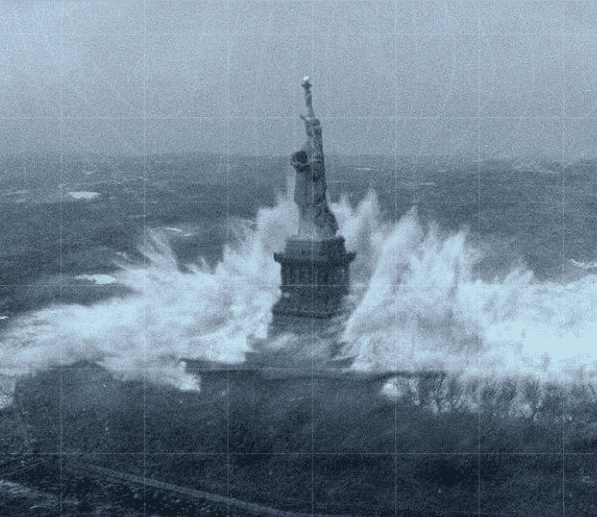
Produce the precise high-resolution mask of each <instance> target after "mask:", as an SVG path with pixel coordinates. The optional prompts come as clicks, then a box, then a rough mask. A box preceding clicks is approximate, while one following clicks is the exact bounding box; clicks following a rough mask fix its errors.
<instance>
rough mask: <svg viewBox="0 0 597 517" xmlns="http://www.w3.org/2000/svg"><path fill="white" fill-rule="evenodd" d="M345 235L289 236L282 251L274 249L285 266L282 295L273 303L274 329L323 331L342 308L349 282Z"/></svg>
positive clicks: (299, 331) (277, 260)
mask: <svg viewBox="0 0 597 517" xmlns="http://www.w3.org/2000/svg"><path fill="white" fill-rule="evenodd" d="M354 258H355V253H347V252H346V248H345V246H344V238H343V237H333V238H331V239H326V240H304V239H299V238H297V237H293V238H290V239H288V241H287V242H286V249H285V250H284V252H283V253H274V260H275V261H276V262H279V263H280V265H281V266H282V285H281V286H280V288H281V290H282V296H281V297H280V299H279V300H278V302H277V303H276V304H275V305H274V307H273V310H272V312H273V321H272V325H271V333H273V334H276V333H280V332H284V331H288V332H294V333H310V332H313V331H315V332H321V331H323V330H324V329H325V327H326V325H327V323H328V322H329V320H330V319H331V318H333V317H335V316H337V315H339V314H341V312H342V305H343V298H344V296H345V295H347V294H348V289H349V285H350V274H349V265H350V263H351V262H352V261H353V260H354Z"/></svg>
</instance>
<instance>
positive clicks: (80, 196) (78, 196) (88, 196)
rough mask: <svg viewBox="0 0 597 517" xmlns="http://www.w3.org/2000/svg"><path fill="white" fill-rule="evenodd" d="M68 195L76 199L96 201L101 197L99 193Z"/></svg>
mask: <svg viewBox="0 0 597 517" xmlns="http://www.w3.org/2000/svg"><path fill="white" fill-rule="evenodd" d="M68 195H69V196H70V197H72V198H75V199H86V200H89V199H95V198H96V197H98V196H99V193H98V192H69V193H68Z"/></svg>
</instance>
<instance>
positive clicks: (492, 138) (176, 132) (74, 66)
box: [0, 1, 597, 162]
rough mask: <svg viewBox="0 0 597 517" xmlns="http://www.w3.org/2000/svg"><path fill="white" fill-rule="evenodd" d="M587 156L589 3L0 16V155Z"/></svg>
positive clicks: (299, 5) (592, 80)
mask: <svg viewBox="0 0 597 517" xmlns="http://www.w3.org/2000/svg"><path fill="white" fill-rule="evenodd" d="M304 75H310V76H311V77H312V83H313V94H314V106H315V110H316V113H317V115H318V116H319V118H320V119H321V120H322V124H323V128H324V138H325V147H326V151H327V152H335V153H342V154H356V153H372V154H386V155H394V154H398V155H412V154H415V155H430V154H432V155H433V154H435V155H445V154H449V155H451V154H456V155H466V156H468V157H470V158H472V159H475V158H477V157H480V158H488V157H510V156H525V157H527V156H533V157H535V156H545V157H549V158H553V159H557V160H561V159H563V160H564V161H566V162H568V161H571V160H577V159H582V158H593V157H597V124H596V121H597V120H596V118H597V2H590V1H589V2H512V3H509V2H503V1H499V2H481V3H479V2H397V3H392V2H369V1H367V2H352V1H351V2H346V1H340V2H324V1H315V2H308V1H302V2H295V1H285V2H282V1H276V2H193V1H190V2H169V1H163V2H152V1H148V2H126V3H116V2H43V3H42V2H34V3H25V2H18V3H10V2H8V3H3V4H2V5H0V81H2V86H1V88H0V119H1V121H0V154H2V155H6V154H11V153H21V152H29V151H35V152H42V153H43V152H63V153H70V152H96V153H107V154H134V155H143V154H144V153H150V154H151V153H162V152H187V151H208V152H224V153H226V152H228V153H242V154H253V155H260V154H283V155H284V154H286V155H287V154H290V153H291V152H293V151H294V150H296V148H297V146H300V144H301V142H302V139H303V128H302V123H301V121H300V119H299V118H298V115H299V114H300V113H301V112H303V111H304V106H303V99H302V89H301V88H300V83H301V80H302V77H303V76H304Z"/></svg>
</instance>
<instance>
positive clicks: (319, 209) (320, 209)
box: [291, 118, 338, 240]
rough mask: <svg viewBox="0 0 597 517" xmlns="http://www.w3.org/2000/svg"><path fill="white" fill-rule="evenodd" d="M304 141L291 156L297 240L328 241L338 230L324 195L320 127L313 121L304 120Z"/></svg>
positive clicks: (325, 187) (313, 119)
mask: <svg viewBox="0 0 597 517" xmlns="http://www.w3.org/2000/svg"><path fill="white" fill-rule="evenodd" d="M304 121H305V129H306V132H307V138H308V139H307V142H305V144H304V145H303V147H302V148H301V150H300V151H298V152H297V153H294V154H293V155H292V162H291V163H292V166H293V167H294V168H295V170H296V184H295V189H294V202H295V203H296V204H297V206H298V208H299V217H300V219H299V235H298V236H299V237H300V238H305V239H307V238H308V239H316V240H324V239H331V238H332V237H334V235H335V234H336V232H337V231H338V223H337V222H336V218H335V217H334V214H333V213H332V212H331V211H330V209H329V207H328V204H327V200H326V196H325V192H326V189H327V185H326V181H325V165H324V162H323V140H322V136H321V125H320V123H319V120H317V119H316V118H304Z"/></svg>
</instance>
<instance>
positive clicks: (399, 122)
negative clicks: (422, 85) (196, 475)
mask: <svg viewBox="0 0 597 517" xmlns="http://www.w3.org/2000/svg"><path fill="white" fill-rule="evenodd" d="M151 3H152V2H147V1H143V32H142V33H123V34H116V35H113V36H131V37H135V38H140V39H142V40H143V88H142V96H143V108H142V113H141V114H140V116H125V115H122V116H69V115H65V114H64V109H65V105H64V103H65V98H64V95H65V92H64V85H63V84H62V82H61V89H60V103H59V107H60V111H59V114H58V116H35V115H32V116H2V115H1V114H0V121H1V120H6V121H8V120H16V121H21V122H22V121H25V120H30V119H35V120H56V121H57V122H58V124H59V162H60V178H61V185H60V188H59V196H60V231H59V235H60V243H59V245H60V246H59V250H60V251H59V253H60V266H59V270H60V277H59V284H58V285H59V294H60V300H61V303H63V300H64V294H63V290H64V289H65V288H66V287H71V286H76V285H78V284H70V283H68V281H67V280H66V271H65V266H64V263H63V261H64V254H63V244H64V220H63V210H64V207H65V199H64V198H65V192H64V191H63V190H64V187H63V177H64V176H63V172H64V164H63V160H64V152H65V149H66V147H65V140H64V124H65V121H70V120H87V119H88V120H108V121H109V120H115V121H118V120H138V121H142V123H143V125H142V148H143V152H142V156H143V212H144V214H143V241H144V243H147V242H148V241H149V240H150V235H149V233H150V228H149V226H148V223H147V218H148V207H147V203H148V200H147V194H148V193H147V187H148V184H150V183H151V182H152V177H151V169H150V167H149V165H148V157H149V155H150V152H149V148H148V123H149V122H150V121H160V120H173V121H177V120H198V121H202V122H203V121H213V120H222V119H223V121H224V122H225V124H226V125H225V128H226V140H225V148H226V156H227V158H226V162H225V174H226V212H225V217H226V220H227V221H226V222H227V224H226V235H227V238H226V242H230V240H231V238H232V236H231V232H230V227H231V223H232V216H231V188H232V184H233V182H232V181H231V179H232V178H231V175H232V173H233V166H232V164H231V159H230V156H231V155H232V154H233V145H232V138H233V134H234V133H233V132H232V129H231V128H232V122H233V121H237V120H260V121H268V120H269V121H293V122H295V119H296V117H291V116H279V117H278V116H236V115H233V114H232V113H231V105H232V101H231V81H232V71H231V59H232V54H233V48H234V41H233V38H234V37H235V36H239V35H242V36H246V34H244V33H242V32H233V31H230V26H229V25H227V29H226V31H225V32H199V33H196V34H198V35H205V36H210V35H220V36H221V35H225V37H226V40H225V41H226V74H225V79H226V82H225V84H226V92H225V93H226V95H225V114H224V116H223V117H222V116H182V115H155V114H150V113H149V111H148V106H147V102H148V100H147V90H148V86H147V83H148V59H149V58H148V54H147V53H148V36H149V35H150V33H148V19H147V6H148V4H151ZM316 4H317V2H310V10H311V26H310V35H309V37H310V40H311V49H310V50H311V56H310V64H311V72H310V73H309V75H311V74H313V79H314V82H315V84H316V85H317V82H316V81H317V75H316V72H317V64H318V61H317V59H316V53H317V49H316V46H315V37H316V35H317V36H320V37H327V36H329V37H332V36H346V35H347V33H343V32H339V33H317V30H316V26H317V21H318V20H317V11H316ZM473 4H474V5H475V6H476V25H477V30H476V32H470V33H469V32H462V33H454V34H451V33H446V32H425V31H423V32H418V31H417V18H416V16H417V13H415V21H414V27H415V28H414V30H413V32H412V33H402V32H400V31H399V19H400V14H401V13H400V11H399V8H398V6H399V5H400V4H398V3H396V4H392V5H394V9H393V25H394V31H393V32H390V33H360V34H358V37H360V38H365V37H379V36H389V37H392V38H395V39H393V40H392V43H393V48H392V55H393V60H394V63H393V64H394V69H395V71H394V75H393V77H392V80H393V85H394V88H395V94H394V112H393V113H392V115H388V116H366V115H364V116H352V115H350V114H348V115H347V116H345V117H342V116H336V117H334V116H327V117H326V116H321V117H319V118H320V120H321V121H322V122H323V125H324V126H325V122H326V121H330V122H332V121H347V122H350V121H363V120H370V121H384V120H385V121H389V122H393V124H392V127H391V129H392V132H393V139H392V140H393V163H394V175H393V183H394V185H393V188H394V193H393V207H394V214H397V213H398V211H399V209H400V206H399V201H398V160H399V154H400V153H399V151H400V144H401V137H402V135H403V133H404V130H405V125H404V123H405V122H409V121H448V120H463V121H470V122H471V124H474V127H475V128H476V133H477V134H476V149H474V151H475V154H476V158H477V162H478V163H477V171H476V173H477V174H476V175H477V177H476V180H477V181H476V183H477V184H476V190H477V209H478V217H477V220H476V222H477V232H478V233H479V234H481V231H482V222H481V221H482V219H481V215H482V214H481V212H482V197H483V194H484V193H483V180H482V178H483V173H484V171H483V165H482V158H483V150H482V149H483V130H484V125H483V122H484V121H492V120H494V121H495V120H504V121H519V122H521V123H522V122H524V121H526V120H552V121H554V122H561V146H562V148H561V163H562V168H561V173H562V180H561V203H562V224H561V232H562V235H561V253H562V256H561V262H562V266H561V267H562V271H563V270H564V268H565V267H566V263H567V261H566V256H567V250H566V245H567V241H566V239H567V233H566V232H567V227H566V216H567V206H566V203H567V198H566V188H567V185H566V179H567V178H566V167H565V165H566V160H569V157H568V156H567V154H566V148H567V147H566V146H567V145H568V144H569V141H568V140H567V135H566V131H567V127H568V126H567V125H566V123H567V122H568V121H578V120H580V121H587V120H597V115H594V114H590V115H583V116H579V115H569V114H567V111H566V109H567V105H566V99H567V97H566V87H567V86H566V85H567V83H566V79H567V72H566V48H567V46H566V45H567V38H568V37H577V36H579V35H585V34H589V33H583V32H574V31H572V32H570V31H566V30H563V29H562V30H560V31H554V32H546V33H541V36H546V35H551V36H554V37H558V38H561V54H560V59H561V81H562V86H561V112H560V115H545V116H541V115H511V116H489V115H483V108H484V106H483V105H482V93H483V91H482V83H483V77H482V74H483V71H482V52H481V47H482V45H483V41H484V38H486V37H489V36H495V34H492V33H490V32H486V31H484V30H483V18H482V12H481V5H482V4H481V3H480V2H473ZM225 5H226V18H227V20H229V19H230V17H231V13H232V11H233V9H234V8H235V2H233V1H231V0H227V2H226V4H225ZM566 21H567V20H566V16H565V12H564V10H562V14H561V26H562V28H564V27H565V26H566ZM227 23H228V21H227ZM62 25H63V21H62V19H61V21H60V32H59V34H58V35H59V37H60V40H59V41H60V49H61V52H62V51H64V49H63V47H64V46H65V42H64V39H65V37H67V36H68V34H67V33H65V32H64V30H63V27H62ZM189 34H193V33H186V35H189ZM3 35H4V36H6V35H11V34H10V33H4V34H3ZM13 35H14V36H19V37H23V36H25V37H26V36H29V35H32V36H33V35H36V33H26V32H19V33H14V34H13ZM47 35H48V36H52V35H53V34H52V33H48V34H47ZM83 35H95V36H100V37H103V36H105V37H106V38H110V37H111V36H110V35H101V34H99V33H98V34H95V33H87V34H85V33H82V34H78V36H83ZM157 35H160V36H171V35H172V36H177V35H179V34H178V33H176V34H169V33H151V36H157ZM270 35H278V36H280V35H282V36H284V35H286V34H285V33H268V32H264V33H262V34H261V36H265V37H267V36H270ZM450 35H451V36H454V37H458V36H470V37H474V38H476V41H477V49H476V50H477V66H478V69H477V71H476V72H477V78H476V79H477V85H478V92H477V99H476V104H477V114H476V115H472V116H416V115H404V114H401V112H400V107H399V99H400V97H399V92H398V90H399V81H398V72H397V71H396V70H398V68H399V67H398V66H397V65H398V52H397V47H398V44H399V41H400V38H403V37H404V38H412V39H413V40H414V42H415V45H418V44H419V42H420V39H422V38H427V37H433V36H441V37H446V36H450ZM514 36H516V37H519V36H525V37H534V36H537V33H532V32H529V33H515V34H514ZM291 73H295V70H292V71H291ZM305 73H306V72H305ZM417 73H419V72H417ZM60 75H61V79H62V78H63V76H64V69H61V70H60ZM299 78H300V77H299ZM337 80H339V81H341V80H342V79H341V78H338V79H337ZM251 86H252V85H250V86H248V87H251ZM263 100H264V102H267V100H266V99H263ZM205 127H207V128H209V125H208V124H203V128H205ZM19 128H20V131H21V141H22V145H23V147H24V145H25V144H24V134H25V130H24V129H23V125H22V124H21V125H20V126H19ZM253 136H254V138H255V141H257V139H258V136H259V132H258V130H257V129H255V128H253ZM81 143H82V144H83V145H85V144H84V143H83V141H82V140H81ZM421 147H423V144H421ZM255 150H256V151H259V150H260V148H259V147H258V146H256V147H255ZM416 179H417V167H416V160H415V166H414V167H413V169H412V180H413V183H416ZM463 188H467V187H466V186H463ZM485 194H486V193H485ZM414 196H415V194H414V191H413V201H415V198H414ZM394 259H397V257H394ZM143 260H144V266H145V267H147V266H148V259H147V257H144V258H143ZM395 262H396V265H395V267H397V260H395ZM272 266H273V261H272ZM148 282H149V280H148V279H147V277H145V287H146V288H147V286H148ZM4 285H5V286H11V284H4ZM14 285H15V286H20V287H23V286H26V285H29V284H14ZM54 285H55V284H40V283H35V284H30V285H29V286H30V287H32V288H40V287H44V286H49V287H52V286H54ZM189 285H193V284H189ZM90 287H92V286H90ZM163 287H164V286H163ZM165 287H167V286H165ZM476 303H477V305H478V306H479V307H480V305H481V303H482V301H481V296H480V294H479V293H477V300H476ZM559 310H560V315H562V317H563V312H562V307H561V306H560V307H559ZM144 318H145V319H144V331H145V334H144V342H143V352H144V363H145V364H146V365H147V364H148V362H149V360H148V348H149V347H151V346H152V343H151V329H150V328H149V324H148V321H149V319H150V315H149V313H148V308H147V307H146V309H145V314H144ZM395 321H396V323H397V321H398V315H397V314H396V318H395ZM396 328H398V325H397V324H396ZM311 338H312V339H314V338H315V330H314V327H312V332H311ZM476 339H477V342H478V344H480V341H481V338H480V337H479V336H477V338H476ZM397 343H398V340H397V339H396V346H395V350H394V351H395V354H396V356H398V355H399V353H400V351H399V350H398V345H397ZM60 360H61V363H64V361H65V359H64V350H63V348H62V345H60ZM314 371H315V360H314V359H311V447H310V452H309V453H300V452H284V453H273V454H274V455H276V454H279V455H288V456H294V455H303V454H307V455H310V457H311V513H312V514H315V513H316V504H317V501H316V495H315V486H314V484H315V462H316V459H317V458H318V457H320V456H326V455H340V454H344V455H351V454H355V455H363V456H367V455H371V456H375V455H385V454H386V453H346V452H328V453H324V452H321V451H316V447H315V443H316V433H315V423H314V422H315V415H316V408H315V373H314ZM60 375H61V381H60V400H61V402H60V442H59V455H60V482H61V483H62V482H63V472H62V457H63V456H67V455H69V454H70V453H69V452H68V451H67V450H65V447H64V443H63V425H64V422H63V414H62V409H63V404H64V399H63V388H64V387H63V384H62V371H61V372H60ZM230 375H231V372H230V370H226V382H227V391H226V399H227V402H226V420H227V425H226V427H227V437H226V453H225V458H226V469H227V470H226V483H227V487H226V493H227V496H228V497H231V472H232V464H231V458H232V457H234V456H235V454H237V453H234V452H232V451H231V449H230V425H231V422H230V419H231V414H230V408H231V401H230V393H231V389H230V383H231V377H230ZM148 379H149V377H148V375H147V371H146V372H145V374H144V376H143V393H144V400H143V405H144V411H143V458H144V460H145V458H146V457H147V456H148V455H149V454H152V455H156V453H155V452H151V453H150V452H148V447H147V443H146V440H147V437H146V434H147V429H146V425H147V420H146V419H147V408H146V407H145V404H146V399H145V396H146V390H147V386H148V385H149V383H150V382H151V381H150V380H148ZM561 407H562V412H561V415H562V424H561V439H562V443H561V452H558V453H547V452H533V453H532V454H533V455H537V456H542V455H545V456H554V455H556V456H561V468H562V480H561V482H562V486H561V488H562V516H564V515H567V514H568V513H567V511H566V509H567V508H566V481H567V480H566V458H567V457H569V456H578V455H579V454H581V453H574V452H568V451H567V450H566V422H567V421H566V396H563V397H562V400H561ZM477 424H478V427H477V431H478V435H477V446H476V449H477V450H476V451H470V452H467V453H457V454H463V455H470V456H473V457H474V456H476V459H477V463H476V465H477V469H478V490H477V505H476V506H477V513H478V515H479V516H481V515H482V514H483V494H482V472H481V458H482V456H485V455H491V453H487V452H482V444H481V440H482V424H481V415H480V414H479V418H478V422H477ZM398 441H399V434H398V400H397V399H396V401H395V403H394V450H393V461H394V481H395V485H394V513H395V515H396V516H398V515H400V502H399V498H398V481H397V478H398V459H399V458H404V457H409V456H413V455H427V454H429V455H442V454H448V455H450V454H453V453H436V452H434V453H427V452H418V453H403V452H399V451H398ZM168 454H172V455H174V454H175V453H168ZM201 454H205V455H210V454H211V453H201ZM213 454H214V455H220V453H213ZM239 454H240V453H239ZM243 454H248V455H251V454H253V455H259V454H260V453H243ZM496 454H499V455H503V456H507V455H509V454H511V455H513V456H516V455H525V454H527V453H518V452H513V453H504V452H500V453H496ZM582 454H585V453H582ZM586 454H589V453H586ZM390 456H392V455H390ZM143 471H144V475H145V476H147V472H148V471H147V466H146V464H145V461H144V464H143ZM144 494H145V487H144ZM62 504H63V502H62V495H61V500H60V505H61V512H62ZM230 510H231V509H230V505H229V506H228V511H230Z"/></svg>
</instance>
